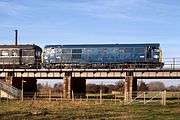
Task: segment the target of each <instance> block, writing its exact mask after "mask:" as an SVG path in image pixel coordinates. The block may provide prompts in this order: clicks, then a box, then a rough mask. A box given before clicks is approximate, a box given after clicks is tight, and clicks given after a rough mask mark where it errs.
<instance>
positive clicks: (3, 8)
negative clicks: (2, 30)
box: [0, 1, 28, 16]
mask: <svg viewBox="0 0 180 120" xmlns="http://www.w3.org/2000/svg"><path fill="white" fill-rule="evenodd" d="M26 10H28V7H27V6H24V5H20V4H16V3H11V2H5V1H0V13H1V14H5V15H9V16H14V15H19V14H21V13H24V11H26Z"/></svg>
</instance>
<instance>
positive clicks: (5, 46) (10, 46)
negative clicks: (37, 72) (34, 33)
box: [0, 44, 41, 49]
mask: <svg viewBox="0 0 180 120" xmlns="http://www.w3.org/2000/svg"><path fill="white" fill-rule="evenodd" d="M0 48H38V49H41V48H40V47H39V46H37V45H35V44H25V45H0Z"/></svg>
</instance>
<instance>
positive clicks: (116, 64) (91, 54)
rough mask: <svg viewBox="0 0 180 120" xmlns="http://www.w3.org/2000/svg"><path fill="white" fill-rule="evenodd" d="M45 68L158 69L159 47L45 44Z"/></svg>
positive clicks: (146, 45) (160, 64) (160, 62)
mask: <svg viewBox="0 0 180 120" xmlns="http://www.w3.org/2000/svg"><path fill="white" fill-rule="evenodd" d="M43 63H44V65H45V67H54V68H57V67H61V68H78V67H79V68H161V67H163V63H162V51H161V48H160V44H158V43H154V44H84V45H46V46H45V47H44V52H43Z"/></svg>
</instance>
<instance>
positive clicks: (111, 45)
mask: <svg viewBox="0 0 180 120" xmlns="http://www.w3.org/2000/svg"><path fill="white" fill-rule="evenodd" d="M146 46H156V47H158V46H160V44H159V43H148V44H77V45H76V44H74V45H46V46H45V47H44V48H49V47H52V48H57V47H61V48H89V47H146Z"/></svg>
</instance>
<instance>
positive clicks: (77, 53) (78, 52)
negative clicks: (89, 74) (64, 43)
mask: <svg viewBox="0 0 180 120" xmlns="http://www.w3.org/2000/svg"><path fill="white" fill-rule="evenodd" d="M81 53H82V49H72V59H81Z"/></svg>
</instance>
